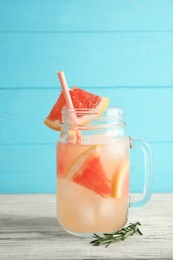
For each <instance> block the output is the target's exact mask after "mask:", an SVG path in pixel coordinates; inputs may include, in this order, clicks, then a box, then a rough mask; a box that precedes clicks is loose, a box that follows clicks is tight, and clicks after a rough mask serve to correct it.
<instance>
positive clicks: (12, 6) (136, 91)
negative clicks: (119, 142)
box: [0, 0, 173, 193]
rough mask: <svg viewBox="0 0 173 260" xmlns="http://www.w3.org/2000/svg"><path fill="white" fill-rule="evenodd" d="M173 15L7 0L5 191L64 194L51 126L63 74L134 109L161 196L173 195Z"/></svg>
mask: <svg viewBox="0 0 173 260" xmlns="http://www.w3.org/2000/svg"><path fill="white" fill-rule="evenodd" d="M172 14H173V1H169V0H160V1H156V0H152V1H149V0H146V1H142V0H137V1H134V0H124V1H122V0H87V1H81V0H58V1H56V0H50V1H48V0H42V1H39V0H31V1H22V0H16V1H12V0H0V193H54V192H55V143H56V141H57V139H58V137H59V134H58V133H57V132H54V131H51V130H50V129H48V128H46V127H45V126H44V125H43V120H44V118H45V116H46V115H47V114H48V112H49V111H50V109H51V107H52V105H53V104H54V102H55V100H56V99H57V96H58V95H59V91H60V85H59V82H58V80H57V75H56V73H57V71H58V70H61V69H63V70H64V71H65V74H66V77H67V80H68V83H69V86H73V85H77V86H79V87H81V88H84V89H86V90H88V91H92V92H95V93H96V94H101V95H103V96H109V97H111V101H110V105H111V106H122V107H124V109H125V114H126V122H127V133H128V134H129V135H131V136H138V137H141V138H143V139H146V140H148V142H149V143H150V145H151V148H152V151H153V162H154V173H155V180H154V192H173V164H172V160H173V135H172V133H173V130H172V129H173V116H172V115H173V73H172V68H173V48H172V46H173V19H172ZM136 156H138V157H139V158H138V160H137V161H138V163H137V162H136ZM131 161H132V164H131V171H132V184H131V191H133V192H134V191H137V192H138V191H140V189H141V186H142V178H141V175H140V174H141V166H140V163H141V162H142V159H141V155H137V154H136V153H135V151H132V152H131Z"/></svg>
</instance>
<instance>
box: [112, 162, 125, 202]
mask: <svg viewBox="0 0 173 260" xmlns="http://www.w3.org/2000/svg"><path fill="white" fill-rule="evenodd" d="M128 192H129V162H128V161H127V162H125V163H124V164H123V166H121V167H118V169H117V170H116V172H115V173H114V175H113V178H112V184H111V197H112V198H119V197H121V196H122V195H125V194H126V195H127V194H128Z"/></svg>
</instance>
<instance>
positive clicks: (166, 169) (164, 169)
mask: <svg viewBox="0 0 173 260" xmlns="http://www.w3.org/2000/svg"><path fill="white" fill-rule="evenodd" d="M151 148H152V153H153V164H154V175H155V176H154V186H153V191H154V192H173V185H172V183H173V164H172V154H173V143H171V144H167V143H162V144H159V143H156V144H153V143H152V144H151ZM55 150H56V148H55V144H52V145H43V144H42V145H4V146H3V145H1V146H0V165H1V168H0V193H5V194H8V193H11V194H13V193H26V194H27V193H54V192H55V180H56V179H55V175H56V174H55V171H56V159H55ZM165 154H166V156H165ZM142 169H143V160H142V153H141V152H140V151H137V150H136V149H134V150H133V149H132V150H131V192H142V188H143V177H142V174H143V170H142Z"/></svg>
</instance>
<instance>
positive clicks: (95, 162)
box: [67, 145, 111, 197]
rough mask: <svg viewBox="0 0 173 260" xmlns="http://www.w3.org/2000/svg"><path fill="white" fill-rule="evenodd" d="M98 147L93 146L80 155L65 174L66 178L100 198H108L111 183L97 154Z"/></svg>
mask: <svg viewBox="0 0 173 260" xmlns="http://www.w3.org/2000/svg"><path fill="white" fill-rule="evenodd" d="M98 149H99V146H98V145H94V146H92V147H91V148H90V149H88V150H87V151H85V152H84V153H83V154H81V155H80V156H79V157H78V158H77V159H76V161H75V162H74V164H73V165H72V166H71V168H70V170H69V172H68V173H67V178H68V179H70V180H72V181H74V182H75V183H77V184H79V185H81V186H83V187H85V188H86V189H89V190H91V191H93V192H95V193H97V194H99V195H101V196H102V197H110V195H111V185H110V184H111V183H110V181H109V180H108V179H107V177H106V173H105V171H104V169H103V166H102V163H101V159H100V156H99V153H98Z"/></svg>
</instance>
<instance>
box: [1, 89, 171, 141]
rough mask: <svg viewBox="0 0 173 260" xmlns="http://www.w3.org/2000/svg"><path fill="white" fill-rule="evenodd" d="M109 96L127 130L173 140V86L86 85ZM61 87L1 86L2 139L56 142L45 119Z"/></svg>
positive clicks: (133, 133)
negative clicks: (119, 108)
mask: <svg viewBox="0 0 173 260" xmlns="http://www.w3.org/2000/svg"><path fill="white" fill-rule="evenodd" d="M85 89H86V90H88V91H91V92H93V93H95V94H99V95H102V96H108V97H110V104H109V106H110V107H113V106H121V107H123V108H124V110H125V121H126V123H127V126H126V132H127V134H128V135H131V136H138V137H141V138H143V139H146V140H148V141H149V142H173V137H172V129H173V121H172V120H170V115H171V113H172V112H173V104H172V101H173V88H159V89H155V88H150V89H146V88H145V89H143V88H85ZM59 93H60V88H57V90H55V89H23V90H22V89H13V90H12V89H11V90H0V105H1V114H0V136H1V139H0V143H1V144H38V143H40V144H44V143H55V142H56V141H57V139H58V138H59V132H56V131H53V130H50V129H49V128H47V127H46V126H45V125H44V124H43V121H44V119H45V117H46V116H47V115H48V114H49V111H50V110H51V108H52V106H53V104H54V103H55V101H56V99H57V97H58V95H59Z"/></svg>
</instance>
